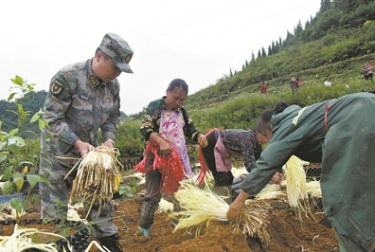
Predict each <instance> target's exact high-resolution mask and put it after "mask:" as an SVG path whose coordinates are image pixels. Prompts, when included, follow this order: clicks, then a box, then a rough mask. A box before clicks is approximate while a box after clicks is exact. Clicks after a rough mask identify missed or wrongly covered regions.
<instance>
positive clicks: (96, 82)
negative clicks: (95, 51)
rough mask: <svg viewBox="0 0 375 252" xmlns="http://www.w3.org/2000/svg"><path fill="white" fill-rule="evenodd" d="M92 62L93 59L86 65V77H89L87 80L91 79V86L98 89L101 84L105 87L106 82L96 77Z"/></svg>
mask: <svg viewBox="0 0 375 252" xmlns="http://www.w3.org/2000/svg"><path fill="white" fill-rule="evenodd" d="M91 62H92V59H90V60H88V61H87V63H86V75H87V78H88V79H89V82H90V84H91V86H93V87H96V86H98V85H99V84H101V85H105V82H104V81H102V80H101V79H98V78H97V77H96V76H95V74H94V72H93V71H92V68H91Z"/></svg>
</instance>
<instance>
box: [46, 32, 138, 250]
mask: <svg viewBox="0 0 375 252" xmlns="http://www.w3.org/2000/svg"><path fill="white" fill-rule="evenodd" d="M132 55H133V50H132V49H131V48H130V46H129V45H128V44H127V42H125V41H124V40H123V39H122V38H120V37H119V36H117V35H115V34H110V33H108V34H106V35H105V36H104V38H103V40H102V42H101V44H100V46H99V47H98V48H97V50H96V53H95V57H94V58H92V59H89V60H86V61H83V62H80V63H77V64H72V65H68V66H66V67H64V68H62V69H61V70H60V71H58V72H57V74H56V75H55V76H54V77H53V78H52V80H51V84H50V88H49V92H48V94H47V98H46V101H45V103H44V108H43V119H44V120H46V121H47V122H48V123H49V126H50V127H49V128H45V129H44V130H43V131H42V133H41V152H40V153H41V158H40V173H41V174H43V175H45V176H47V178H48V180H49V181H50V184H49V185H47V184H41V186H40V195H41V198H42V206H41V208H42V209H41V217H42V218H48V219H56V218H58V219H66V216H67V203H68V195H69V191H70V189H71V185H72V182H73V180H74V177H75V174H72V175H69V176H68V178H67V179H64V177H65V176H66V174H67V173H68V172H69V171H70V170H71V169H72V168H73V166H74V165H75V164H76V162H77V160H78V159H79V158H81V157H85V155H87V153H88V151H89V150H90V148H92V147H97V146H98V144H99V143H98V139H97V132H98V130H99V129H100V130H101V132H102V138H103V145H105V146H108V147H110V148H113V147H114V141H115V139H116V131H117V127H118V124H119V118H120V98H119V92H120V90H119V88H120V87H119V82H118V80H117V77H118V76H119V75H120V74H121V72H126V73H133V71H132V70H131V68H130V66H129V61H130V60H131V57H132ZM98 206H99V204H98V202H95V203H94V206H93V208H92V210H91V211H90V215H89V216H88V221H94V222H97V223H100V224H97V225H94V226H93V235H94V237H95V238H97V239H99V240H100V242H101V243H102V245H105V246H106V247H107V248H109V249H110V250H111V251H112V252H115V251H122V250H121V249H120V248H119V246H118V244H117V239H118V238H117V236H116V234H117V232H118V231H117V227H116V226H115V224H114V223H113V204H112V203H111V202H110V203H109V204H107V205H105V204H103V205H102V208H101V211H100V213H99V216H98V218H97V217H96V216H97V214H98ZM85 207H86V211H87V206H85Z"/></svg>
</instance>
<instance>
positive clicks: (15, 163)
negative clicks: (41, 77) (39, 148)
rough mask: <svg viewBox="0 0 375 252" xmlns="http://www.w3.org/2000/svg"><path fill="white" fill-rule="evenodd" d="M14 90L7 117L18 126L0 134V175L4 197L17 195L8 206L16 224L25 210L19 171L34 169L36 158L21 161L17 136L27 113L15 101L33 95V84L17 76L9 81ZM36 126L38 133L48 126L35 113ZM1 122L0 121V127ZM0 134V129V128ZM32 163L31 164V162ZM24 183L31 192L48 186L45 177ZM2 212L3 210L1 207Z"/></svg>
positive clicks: (30, 178)
mask: <svg viewBox="0 0 375 252" xmlns="http://www.w3.org/2000/svg"><path fill="white" fill-rule="evenodd" d="M11 81H12V82H13V84H15V86H12V89H18V90H19V92H14V93H11V94H10V95H9V97H8V101H10V100H13V99H14V104H15V106H16V108H17V109H16V110H9V112H10V113H12V114H14V115H15V116H16V122H17V125H16V127H15V128H13V129H11V130H10V131H9V133H8V132H5V131H0V149H1V150H2V151H1V152H0V171H1V172H2V173H3V175H2V179H3V180H6V182H4V185H3V187H2V192H3V194H5V195H6V194H11V193H17V196H18V197H17V198H12V199H11V200H10V205H11V206H12V207H13V208H14V209H16V218H17V222H18V223H19V221H20V215H19V214H20V213H21V212H22V210H23V209H24V205H23V203H22V201H21V199H20V198H19V193H20V191H21V189H22V188H23V186H24V183H25V176H24V175H23V174H22V173H21V172H20V171H19V169H21V170H22V168H23V167H24V166H25V165H30V166H34V167H35V166H36V164H37V159H38V157H37V156H35V154H36V153H35V152H30V153H28V154H27V155H31V156H30V157H32V159H29V160H27V159H24V158H25V156H23V155H22V153H25V152H24V150H23V147H24V146H25V141H24V139H23V138H22V137H21V136H20V130H19V129H20V128H21V127H22V126H23V125H24V124H25V123H26V122H27V120H28V117H29V115H30V112H27V111H24V109H23V105H22V104H21V103H19V99H18V98H16V97H17V96H20V97H21V98H22V97H23V96H24V94H25V93H26V92H30V91H32V90H33V89H34V88H33V86H34V85H35V84H28V83H27V81H26V80H25V81H24V80H23V79H22V78H21V77H19V76H16V77H15V78H14V79H11ZM34 122H37V123H38V126H39V129H40V130H42V129H43V128H44V127H46V126H48V124H47V122H46V121H44V120H43V119H42V118H41V112H40V111H39V112H37V113H35V115H34V116H33V117H32V118H31V120H30V123H34ZM1 125H2V122H1V121H0V126H1ZM0 130H1V128H0ZM31 160H32V161H35V163H34V162H32V161H31ZM26 180H27V182H28V183H29V185H30V190H31V189H32V188H33V187H34V186H35V185H36V184H37V183H39V182H44V183H49V181H48V180H47V179H46V177H45V176H42V175H39V174H27V176H26ZM1 208H2V207H1Z"/></svg>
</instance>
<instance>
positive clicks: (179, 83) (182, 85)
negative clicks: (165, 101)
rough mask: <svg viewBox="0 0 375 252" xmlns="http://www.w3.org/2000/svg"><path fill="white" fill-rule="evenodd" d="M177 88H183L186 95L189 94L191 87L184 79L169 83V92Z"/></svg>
mask: <svg viewBox="0 0 375 252" xmlns="http://www.w3.org/2000/svg"><path fill="white" fill-rule="evenodd" d="M176 87H179V88H182V89H183V90H185V91H186V94H187V93H189V86H188V84H187V83H186V81H184V80H183V79H174V80H172V81H171V83H169V86H168V91H171V92H172V91H173V90H174V89H175V88H176Z"/></svg>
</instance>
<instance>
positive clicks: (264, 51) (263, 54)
mask: <svg viewBox="0 0 375 252" xmlns="http://www.w3.org/2000/svg"><path fill="white" fill-rule="evenodd" d="M262 57H263V58H264V57H267V53H266V49H264V47H263V46H262Z"/></svg>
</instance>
